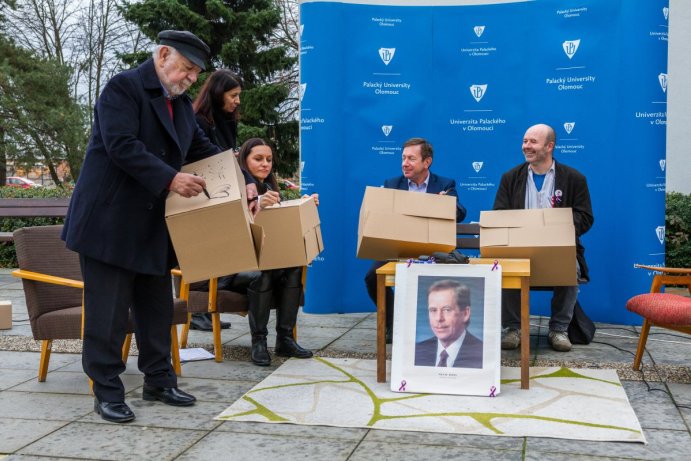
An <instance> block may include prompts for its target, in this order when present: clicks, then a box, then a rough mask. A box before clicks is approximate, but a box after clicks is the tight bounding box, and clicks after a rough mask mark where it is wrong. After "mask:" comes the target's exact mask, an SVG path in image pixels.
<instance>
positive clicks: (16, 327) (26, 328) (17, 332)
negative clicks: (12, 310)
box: [0, 314, 33, 337]
mask: <svg viewBox="0 0 691 461" xmlns="http://www.w3.org/2000/svg"><path fill="white" fill-rule="evenodd" d="M12 318H14V314H13V315H12ZM0 336H28V337H33V334H32V333H31V325H29V323H28V322H21V323H20V324H16V323H15V324H13V325H12V328H11V329H9V330H0Z"/></svg>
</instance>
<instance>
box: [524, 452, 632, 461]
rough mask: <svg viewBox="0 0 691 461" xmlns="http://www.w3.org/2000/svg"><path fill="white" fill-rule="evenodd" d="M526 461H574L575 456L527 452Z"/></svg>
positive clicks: (595, 459) (581, 460)
mask: <svg viewBox="0 0 691 461" xmlns="http://www.w3.org/2000/svg"><path fill="white" fill-rule="evenodd" d="M523 459H524V461H544V460H549V461H574V456H573V455H572V454H568V453H542V452H539V451H534V452H530V451H529V452H527V453H526V454H525V458H523ZM630 459H631V458H612V457H610V456H607V457H602V456H587V455H582V454H580V455H578V461H629V460H630Z"/></svg>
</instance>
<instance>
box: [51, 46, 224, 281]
mask: <svg viewBox="0 0 691 461" xmlns="http://www.w3.org/2000/svg"><path fill="white" fill-rule="evenodd" d="M172 105H173V111H174V114H175V122H173V121H172V120H171V118H170V114H169V112H168V108H167V106H166V101H165V97H164V96H163V88H162V87H161V83H160V82H159V80H158V76H157V75H156V71H155V69H154V63H153V60H152V59H149V60H148V61H146V62H145V63H143V64H142V65H140V66H139V67H137V68H136V69H132V70H129V71H125V72H122V73H120V74H118V75H116V76H115V77H113V78H112V79H111V80H110V81H109V82H108V84H107V85H106V87H105V88H104V89H103V92H102V93H101V96H100V97H99V99H98V102H97V103H96V107H95V109H94V124H93V128H92V135H91V140H90V142H89V146H88V147H87V151H86V157H85V159H84V164H83V166H82V170H81V174H80V175H79V179H78V181H77V185H76V187H75V189H74V193H73V194H72V199H71V202H70V206H69V209H68V211H67V216H66V218H65V227H64V229H63V234H62V238H63V240H65V242H66V244H67V247H68V248H69V249H71V250H74V251H76V252H77V253H81V254H84V255H86V256H89V257H91V258H93V259H96V260H98V261H101V262H105V263H108V264H112V265H115V266H118V267H121V268H124V269H127V270H131V271H133V272H136V273H142V274H152V275H163V274H165V273H166V271H168V270H169V269H170V268H171V267H172V266H173V264H174V262H175V257H174V253H173V251H172V246H171V244H170V240H169V236H168V231H167V229H166V223H165V199H166V196H167V195H168V185H169V184H170V182H171V181H172V180H173V178H174V177H175V175H176V173H177V172H178V171H180V168H181V167H182V165H183V164H184V163H189V162H193V161H196V160H200V159H202V158H205V157H208V156H210V155H213V154H215V153H217V152H219V149H218V147H216V146H214V145H213V144H211V143H210V142H209V140H208V138H207V137H206V136H205V135H204V133H203V132H202V130H200V129H199V127H198V126H197V122H196V121H195V119H194V112H193V110H192V102H191V101H190V99H189V97H187V96H186V95H182V96H180V97H178V98H175V99H174V100H173V101H172Z"/></svg>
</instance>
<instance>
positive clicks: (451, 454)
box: [348, 441, 523, 461]
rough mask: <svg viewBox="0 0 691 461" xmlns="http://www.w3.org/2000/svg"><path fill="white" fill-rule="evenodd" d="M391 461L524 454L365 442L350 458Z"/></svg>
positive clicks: (513, 457) (498, 457) (518, 456)
mask: <svg viewBox="0 0 691 461" xmlns="http://www.w3.org/2000/svg"><path fill="white" fill-rule="evenodd" d="M373 459H377V460H383V461H385V460H391V461H394V460H395V461H398V460H401V459H405V460H406V461H430V460H433V459H444V460H446V459H449V460H451V459H452V460H468V461H477V460H479V459H491V460H521V459H523V454H522V452H521V451H515V450H496V449H480V448H468V447H466V448H463V449H462V450H459V448H458V447H457V446H442V445H426V444H425V445H418V444H408V443H384V442H367V441H364V442H362V443H361V444H359V445H358V447H357V449H356V450H355V451H354V452H353V454H352V455H351V456H350V457H349V458H348V460H349V461H370V460H373Z"/></svg>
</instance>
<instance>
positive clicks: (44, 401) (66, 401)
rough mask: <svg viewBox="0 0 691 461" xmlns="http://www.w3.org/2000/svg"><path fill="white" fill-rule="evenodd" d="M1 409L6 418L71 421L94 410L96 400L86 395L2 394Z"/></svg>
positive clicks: (4, 392) (7, 392)
mask: <svg viewBox="0 0 691 461" xmlns="http://www.w3.org/2000/svg"><path fill="white" fill-rule="evenodd" d="M0 408H2V416H3V417H5V418H17V419H35V418H43V419H44V420H48V421H71V420H74V419H77V418H81V417H82V416H84V415H86V414H87V413H89V412H90V411H93V408H94V398H93V397H90V396H86V395H71V394H43V393H36V392H14V391H3V392H0Z"/></svg>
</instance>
